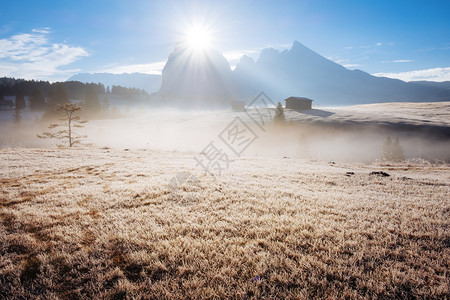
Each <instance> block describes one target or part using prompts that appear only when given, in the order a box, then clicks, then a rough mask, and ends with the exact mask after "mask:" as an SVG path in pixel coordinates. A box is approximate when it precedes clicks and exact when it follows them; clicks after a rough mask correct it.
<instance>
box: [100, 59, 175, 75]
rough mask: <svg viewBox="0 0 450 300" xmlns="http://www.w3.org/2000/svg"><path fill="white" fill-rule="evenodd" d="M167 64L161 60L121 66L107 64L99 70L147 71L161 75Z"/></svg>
mask: <svg viewBox="0 0 450 300" xmlns="http://www.w3.org/2000/svg"><path fill="white" fill-rule="evenodd" d="M165 65H166V61H159V62H155V63H148V64H132V65H121V66H107V67H105V68H103V69H101V70H97V71H96V72H99V73H103V72H104V73H113V74H122V73H145V74H159V75H161V72H162V69H164V66H165Z"/></svg>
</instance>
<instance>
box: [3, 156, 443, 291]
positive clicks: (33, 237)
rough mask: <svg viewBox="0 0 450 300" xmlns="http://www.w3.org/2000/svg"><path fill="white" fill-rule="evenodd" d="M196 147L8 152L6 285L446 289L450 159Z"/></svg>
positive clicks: (156, 288)
mask: <svg viewBox="0 0 450 300" xmlns="http://www.w3.org/2000/svg"><path fill="white" fill-rule="evenodd" d="M194 156H195V154H194V153H182V152H158V151H143V150H132V151H120V150H112V149H95V148H86V149H2V150H0V159H1V163H0V166H1V168H0V184H1V195H0V197H1V198H0V206H1V208H0V216H1V222H0V255H1V256H0V298H8V299H24V298H40V299H92V298H97V299H105V298H106V299H125V298H129V299H135V298H136V299H140V298H158V299H163V298H175V299H176V298H238V299H242V298H280V299H282V298H300V299H308V298H309V299H314V298H332V299H333V298H334V299H341V298H351V299H358V298H385V299H390V298H404V299H407V298H448V297H449V296H450V294H449V273H448V270H449V263H450V250H449V249H450V248H449V247H450V231H449V225H450V221H449V217H450V201H449V195H450V185H449V182H450V172H449V171H450V168H449V166H448V165H441V166H431V165H427V164H421V163H414V164H396V165H360V164H350V163H345V164H341V163H336V164H334V163H327V162H315V161H307V160H301V159H291V158H280V159H277V158H270V159H267V158H262V157H248V158H242V159H237V160H236V161H235V162H234V163H233V164H231V166H230V169H229V170H228V171H226V172H225V173H224V174H223V175H222V176H221V177H219V178H217V180H216V181H214V180H212V179H211V178H210V177H208V176H201V175H200V174H201V173H200V171H199V169H198V168H196V167H195V161H194V160H193V159H192V158H193V157H194ZM372 171H384V172H387V173H389V174H390V175H391V176H389V177H383V176H379V175H369V174H370V173H371V172H372ZM179 172H192V173H193V174H194V175H196V176H198V177H199V179H200V181H201V186H200V187H198V186H194V185H184V186H183V187H182V188H181V189H180V190H178V191H173V190H171V189H170V188H168V186H167V184H168V183H169V182H170V180H171V178H172V177H173V176H175V175H176V174H177V173H179ZM347 172H353V173H354V174H351V173H347Z"/></svg>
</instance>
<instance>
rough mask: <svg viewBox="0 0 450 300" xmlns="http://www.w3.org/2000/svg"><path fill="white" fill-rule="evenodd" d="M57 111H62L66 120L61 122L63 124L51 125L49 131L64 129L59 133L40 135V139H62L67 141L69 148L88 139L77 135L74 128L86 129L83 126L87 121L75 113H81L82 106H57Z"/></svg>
mask: <svg viewBox="0 0 450 300" xmlns="http://www.w3.org/2000/svg"><path fill="white" fill-rule="evenodd" d="M56 111H61V112H62V114H63V116H64V118H61V119H60V120H61V121H62V123H55V124H50V125H49V126H48V128H49V129H54V128H57V127H63V128H64V129H61V130H59V131H57V132H44V133H43V134H38V135H37V136H38V138H42V139H46V138H52V139H61V140H66V142H68V144H69V147H72V146H73V145H75V144H79V143H80V141H81V139H82V138H86V136H82V135H79V134H77V133H75V132H74V131H73V130H74V128H81V127H84V126H83V125H81V124H84V123H86V122H87V121H82V120H81V118H80V116H77V115H75V113H77V112H80V111H81V106H79V105H78V104H75V103H65V104H62V105H61V104H57V108H56Z"/></svg>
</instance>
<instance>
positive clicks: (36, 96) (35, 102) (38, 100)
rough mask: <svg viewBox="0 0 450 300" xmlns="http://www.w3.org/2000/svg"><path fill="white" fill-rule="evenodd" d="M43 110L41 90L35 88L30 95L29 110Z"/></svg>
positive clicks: (43, 99) (43, 98) (43, 100)
mask: <svg viewBox="0 0 450 300" xmlns="http://www.w3.org/2000/svg"><path fill="white" fill-rule="evenodd" d="M44 108H45V97H44V95H43V94H42V92H41V90H40V89H38V88H35V89H34V90H32V91H31V93H30V109H31V110H34V111H36V110H43V109H44Z"/></svg>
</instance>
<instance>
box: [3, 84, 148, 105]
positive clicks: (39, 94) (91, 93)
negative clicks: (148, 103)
mask: <svg viewBox="0 0 450 300" xmlns="http://www.w3.org/2000/svg"><path fill="white" fill-rule="evenodd" d="M108 95H115V96H118V97H121V98H124V99H126V100H128V101H129V102H132V101H133V100H135V99H137V98H138V97H142V96H144V97H146V98H149V97H150V96H149V94H148V93H147V92H146V91H145V90H141V89H136V88H126V87H122V86H115V85H113V86H112V87H111V89H110V88H109V86H108V87H106V88H105V86H104V85H103V84H101V83H82V82H79V81H65V82H55V83H50V82H48V81H36V80H24V79H15V78H7V77H3V78H0V100H3V99H4V97H5V96H13V97H15V103H14V104H15V108H16V109H19V110H20V109H23V108H25V100H24V97H25V96H28V101H29V104H30V109H31V110H35V111H39V110H40V111H43V110H45V111H54V110H55V108H56V104H61V105H62V104H64V103H67V102H69V101H70V100H73V99H76V100H82V101H84V103H83V104H84V105H83V106H84V110H85V111H87V112H92V113H94V112H98V111H99V110H100V107H101V105H100V97H102V98H103V101H104V102H108V100H107V97H108Z"/></svg>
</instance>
